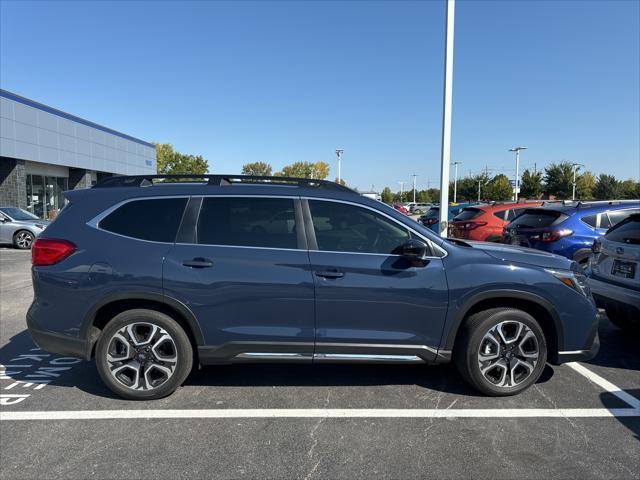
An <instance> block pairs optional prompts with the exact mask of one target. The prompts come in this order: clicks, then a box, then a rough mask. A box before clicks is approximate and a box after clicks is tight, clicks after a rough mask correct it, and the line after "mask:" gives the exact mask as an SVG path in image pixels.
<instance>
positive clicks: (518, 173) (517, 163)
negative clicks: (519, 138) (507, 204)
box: [509, 147, 527, 202]
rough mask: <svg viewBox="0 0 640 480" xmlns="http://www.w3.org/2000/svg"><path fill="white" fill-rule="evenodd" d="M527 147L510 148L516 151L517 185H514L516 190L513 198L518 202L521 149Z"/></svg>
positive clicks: (511, 150)
mask: <svg viewBox="0 0 640 480" xmlns="http://www.w3.org/2000/svg"><path fill="white" fill-rule="evenodd" d="M526 149H527V147H513V148H510V149H509V151H510V152H516V186H515V187H514V189H513V191H514V192H515V193H514V194H513V199H514V200H515V201H516V202H517V201H518V190H519V189H520V180H519V178H520V150H526Z"/></svg>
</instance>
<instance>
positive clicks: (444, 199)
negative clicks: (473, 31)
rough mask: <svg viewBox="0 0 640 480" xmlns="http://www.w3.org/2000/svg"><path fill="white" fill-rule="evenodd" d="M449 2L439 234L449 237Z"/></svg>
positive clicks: (450, 5)
mask: <svg viewBox="0 0 640 480" xmlns="http://www.w3.org/2000/svg"><path fill="white" fill-rule="evenodd" d="M446 1H447V14H446V18H445V24H446V27H445V34H444V38H445V42H444V88H443V93H442V147H441V150H440V218H439V219H438V220H439V221H440V223H439V228H438V232H439V233H440V236H441V237H446V236H447V222H448V220H449V209H448V208H447V205H449V162H450V161H451V104H452V99H453V92H452V90H453V37H454V36H453V29H454V26H455V22H454V16H455V11H456V1H455V0H446Z"/></svg>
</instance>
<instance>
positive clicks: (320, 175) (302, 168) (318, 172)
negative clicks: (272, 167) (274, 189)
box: [276, 162, 329, 180]
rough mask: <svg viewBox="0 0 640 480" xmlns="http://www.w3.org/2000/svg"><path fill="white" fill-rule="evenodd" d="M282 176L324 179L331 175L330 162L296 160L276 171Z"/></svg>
mask: <svg viewBox="0 0 640 480" xmlns="http://www.w3.org/2000/svg"><path fill="white" fill-rule="evenodd" d="M276 175H277V176H280V177H295V178H314V179H316V180H324V179H325V178H327V177H328V176H329V164H328V163H326V162H315V163H312V162H295V163H292V164H291V165H287V166H285V167H283V168H282V171H281V172H278V173H276Z"/></svg>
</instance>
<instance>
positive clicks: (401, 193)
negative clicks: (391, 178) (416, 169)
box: [398, 182, 407, 203]
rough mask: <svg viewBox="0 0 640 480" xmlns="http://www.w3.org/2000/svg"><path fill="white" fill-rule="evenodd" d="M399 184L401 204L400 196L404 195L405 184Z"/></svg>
mask: <svg viewBox="0 0 640 480" xmlns="http://www.w3.org/2000/svg"><path fill="white" fill-rule="evenodd" d="M398 183H399V184H400V203H402V196H403V195H404V184H405V183H407V182H398Z"/></svg>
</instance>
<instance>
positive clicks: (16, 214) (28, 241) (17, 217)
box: [0, 207, 50, 250]
mask: <svg viewBox="0 0 640 480" xmlns="http://www.w3.org/2000/svg"><path fill="white" fill-rule="evenodd" d="M49 223H50V222H49V221H48V220H42V219H40V218H38V217H36V216H35V215H33V214H32V213H29V212H27V211H26V210H23V209H21V208H18V207H0V244H2V243H10V244H12V245H13V246H14V247H15V248H19V249H23V250H25V249H29V248H31V245H32V244H33V241H34V239H35V238H36V237H37V236H38V235H40V234H41V233H42V231H43V230H44V229H45V228H47V225H49Z"/></svg>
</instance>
